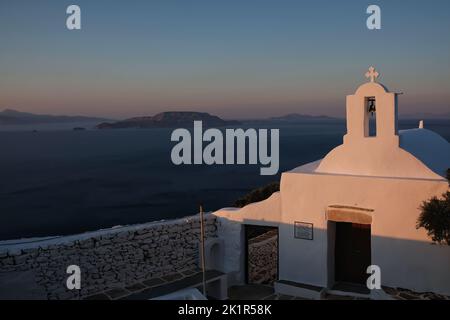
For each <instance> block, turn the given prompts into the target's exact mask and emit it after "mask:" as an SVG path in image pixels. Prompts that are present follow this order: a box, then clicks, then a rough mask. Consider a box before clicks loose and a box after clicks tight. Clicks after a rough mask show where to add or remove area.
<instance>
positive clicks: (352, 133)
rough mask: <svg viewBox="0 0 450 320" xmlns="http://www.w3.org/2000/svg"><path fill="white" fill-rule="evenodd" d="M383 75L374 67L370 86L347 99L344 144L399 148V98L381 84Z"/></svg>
mask: <svg viewBox="0 0 450 320" xmlns="http://www.w3.org/2000/svg"><path fill="white" fill-rule="evenodd" d="M379 75H380V74H379V73H378V72H377V71H376V70H375V68H374V67H370V68H369V71H367V73H366V77H367V78H368V79H369V82H367V83H365V84H363V85H361V86H360V87H359V88H358V89H357V90H356V92H355V94H353V95H349V96H347V134H346V135H345V136H344V144H354V143H356V144H360V143H370V144H377V143H383V144H387V143H392V144H395V145H396V146H398V145H399V138H398V128H397V121H398V119H397V118H398V111H397V94H396V93H392V92H389V90H388V89H387V88H386V87H384V86H383V85H382V84H380V83H378V82H377V78H378V77H379Z"/></svg>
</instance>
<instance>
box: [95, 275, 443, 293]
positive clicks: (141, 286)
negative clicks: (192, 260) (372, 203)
mask: <svg viewBox="0 0 450 320" xmlns="http://www.w3.org/2000/svg"><path fill="white" fill-rule="evenodd" d="M222 274H223V273H221V272H219V271H215V270H208V271H207V279H213V278H216V277H218V276H221V275H222ZM201 281H202V273H201V272H200V271H199V270H198V269H196V270H185V271H182V272H177V273H173V274H170V275H167V276H164V277H161V278H153V279H149V280H145V281H143V282H139V283H135V284H133V285H131V286H127V287H123V288H122V287H117V288H111V289H109V290H107V291H105V292H100V293H97V294H94V295H92V296H89V297H87V298H86V300H118V299H124V300H148V299H152V298H155V297H158V296H162V295H165V294H168V293H172V292H175V291H178V290H181V289H184V288H188V287H198V289H199V290H200V291H201ZM383 290H384V291H385V292H386V293H387V294H389V295H390V296H391V297H393V298H394V299H396V300H450V297H449V296H444V295H439V294H436V293H432V292H424V293H417V292H413V291H411V290H408V289H402V288H390V287H383ZM228 297H229V299H230V300H306V299H304V298H301V297H295V296H290V295H283V294H277V293H275V292H274V288H273V287H272V286H268V285H242V286H232V287H230V288H229V290H228ZM324 300H369V299H368V298H358V297H352V296H345V295H336V294H328V293H326V294H325V296H324Z"/></svg>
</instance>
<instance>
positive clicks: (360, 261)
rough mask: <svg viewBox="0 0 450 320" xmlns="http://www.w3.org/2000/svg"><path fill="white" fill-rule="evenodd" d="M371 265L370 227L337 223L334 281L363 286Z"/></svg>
mask: <svg viewBox="0 0 450 320" xmlns="http://www.w3.org/2000/svg"><path fill="white" fill-rule="evenodd" d="M370 264H371V249H370V225H365V224H356V223H346V222H337V223H336V243H335V279H336V281H341V282H351V283H359V284H365V283H366V280H367V277H368V276H369V275H368V274H367V273H366V270H367V267H368V266H370Z"/></svg>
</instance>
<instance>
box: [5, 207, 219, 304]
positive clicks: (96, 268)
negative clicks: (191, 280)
mask: <svg viewBox="0 0 450 320" xmlns="http://www.w3.org/2000/svg"><path fill="white" fill-rule="evenodd" d="M205 233H206V237H207V238H208V237H216V236H217V233H216V218H215V216H213V215H210V214H207V215H205ZM199 240H200V219H199V216H198V215H196V216H191V217H187V218H183V219H177V220H172V221H164V222H156V223H147V224H142V225H136V226H128V227H118V228H112V229H107V230H101V231H97V232H91V233H85V234H81V235H78V236H67V237H57V238H53V239H46V240H39V239H38V240H36V241H30V242H21V243H18V244H6V245H5V244H1V245H0V297H1V298H3V299H4V298H6V299H7V298H14V299H22V298H26V299H28V298H31V299H34V298H35V299H81V298H85V297H87V296H90V295H93V294H95V293H97V292H102V291H106V290H108V289H110V288H115V287H118V286H119V287H121V286H122V287H123V286H127V285H133V284H135V283H136V282H140V281H144V280H148V279H152V278H159V277H163V276H165V275H169V274H173V273H174V272H180V271H183V270H189V269H195V268H197V267H198V259H199V258H198V257H199V251H198V248H199ZM69 265H77V266H79V267H80V269H81V289H80V290H68V289H67V287H66V281H67V278H68V277H69V276H70V274H67V273H66V270H67V267H68V266H69ZM32 292H34V293H33V294H32ZM8 295H9V296H8Z"/></svg>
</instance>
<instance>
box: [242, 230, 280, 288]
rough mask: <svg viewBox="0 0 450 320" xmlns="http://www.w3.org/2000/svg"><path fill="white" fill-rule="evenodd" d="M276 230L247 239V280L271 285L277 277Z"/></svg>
mask: <svg viewBox="0 0 450 320" xmlns="http://www.w3.org/2000/svg"><path fill="white" fill-rule="evenodd" d="M277 259H278V231H277V230H272V231H268V232H266V233H264V234H262V235H259V236H257V237H255V238H252V239H250V240H249V243H248V271H249V281H250V282H251V283H254V284H269V285H272V284H273V282H274V281H275V280H276V279H277V268H278V266H277V264H278V261H277Z"/></svg>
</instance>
